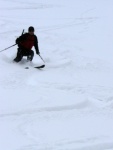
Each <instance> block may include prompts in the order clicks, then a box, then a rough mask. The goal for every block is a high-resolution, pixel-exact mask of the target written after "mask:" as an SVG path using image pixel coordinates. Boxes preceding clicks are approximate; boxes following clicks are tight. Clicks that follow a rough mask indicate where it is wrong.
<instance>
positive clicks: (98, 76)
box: [0, 0, 113, 150]
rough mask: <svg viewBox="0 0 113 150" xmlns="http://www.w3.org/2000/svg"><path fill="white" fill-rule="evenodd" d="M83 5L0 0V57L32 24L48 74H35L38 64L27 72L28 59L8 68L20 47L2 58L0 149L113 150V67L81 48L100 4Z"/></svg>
mask: <svg viewBox="0 0 113 150" xmlns="http://www.w3.org/2000/svg"><path fill="white" fill-rule="evenodd" d="M71 2H74V4H73V5H71V4H70V3H71ZM85 2H86V3H85ZM85 2H83V1H82V0H81V2H77V1H73V0H71V1H70V2H65V3H63V2H57V1H54V3H53V1H52V0H49V1H48V2H46V1H43V2H42V1H40V0H39V1H38V2H37V1H36V0H33V1H32V2H31V1H30V0H28V1H24V2H23V1H22V0H20V1H18V2H17V1H15V0H11V1H9V0H7V1H5V2H4V1H3V0H1V3H2V5H1V6H0V8H1V10H0V11H1V14H2V15H1V16H0V19H1V20H0V27H1V28H2V29H3V30H1V31H0V35H1V38H2V40H1V41H0V42H1V49H4V45H5V47H7V45H10V44H11V43H12V42H14V41H15V39H16V37H17V35H19V34H21V29H23V28H26V29H27V28H28V26H29V25H31V19H32V22H33V26H35V27H36V30H37V31H36V32H37V33H38V36H39V47H40V51H41V55H42V56H43V58H44V60H45V62H46V67H45V68H44V69H42V70H37V69H34V68H33V67H32V66H33V65H37V64H42V61H41V60H40V58H38V56H35V57H34V64H31V66H30V69H28V70H26V69H24V68H25V67H26V66H28V64H27V63H26V61H25V59H24V60H23V62H21V63H19V64H15V63H13V62H12V59H13V58H14V57H15V54H16V49H17V47H13V48H12V49H9V50H7V51H4V52H3V53H1V55H0V70H1V74H0V91H1V93H0V95H1V98H0V128H1V129H0V132H1V135H0V140H2V141H0V149H2V150H9V149H12V150H113V121H112V116H113V111H112V109H113V94H112V91H113V83H112V75H113V71H112V70H113V65H112V64H111V63H110V60H106V59H104V58H103V57H102V58H101V57H99V56H98V55H96V54H95V53H94V51H95V49H93V47H90V51H91V50H92V53H93V54H91V52H90V51H89V47H88V46H87V44H89V43H90V42H91V41H88V42H87V40H86V39H87V38H88V36H89V37H90V35H89V33H90V32H91V33H92V34H91V35H92V36H91V38H92V37H93V36H94V37H95V33H93V31H92V30H95V26H96V27H98V23H100V20H102V19H103V18H102V17H103V16H101V13H100V11H99V10H98V7H97V6H100V5H102V4H101V3H100V2H96V4H99V5H96V4H94V3H93V2H92V4H91V3H90V2H89V0H85ZM75 4H76V5H75ZM77 4H78V5H77ZM108 6H109V5H108ZM74 7H75V8H74ZM80 7H81V10H78V8H80ZM67 8H69V9H70V10H69V11H68V13H66V12H67V10H68V9H67ZM103 8H104V6H103ZM53 10H54V11H55V12H56V11H57V13H56V17H55V16H54V15H52V13H53V14H54V11H53ZM62 10H63V11H64V12H63V11H62ZM74 11H75V12H74ZM96 11H97V12H98V13H96ZM31 12H32V13H31ZM61 12H62V13H61ZM73 12H74V14H73ZM14 13H15V15H14ZM34 13H35V14H36V15H33V14H34ZM65 13H66V15H65ZM99 13H100V14H99ZM28 14H29V15H28ZM38 14H39V15H38ZM45 14H46V16H45ZM41 15H42V16H41ZM46 17H47V19H46ZM20 24H22V25H20ZM100 24H101V23H100ZM91 27H92V28H91ZM100 38H101V37H100ZM88 39H89V38H88ZM94 39H95V38H94ZM2 42H3V43H4V44H3V43H2ZM85 42H86V43H85ZM84 43H85V44H84ZM48 45H49V46H48ZM82 45H85V47H83V46H82ZM89 45H90V44H89ZM103 53H104V52H103ZM97 54H98V52H97ZM96 56H98V58H97V57H96ZM4 66H5V67H4ZM106 77H107V78H108V80H106Z"/></svg>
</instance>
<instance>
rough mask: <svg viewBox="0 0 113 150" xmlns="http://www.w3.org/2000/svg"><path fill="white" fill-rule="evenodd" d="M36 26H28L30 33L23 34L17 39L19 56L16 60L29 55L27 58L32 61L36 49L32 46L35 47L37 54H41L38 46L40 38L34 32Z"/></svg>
mask: <svg viewBox="0 0 113 150" xmlns="http://www.w3.org/2000/svg"><path fill="white" fill-rule="evenodd" d="M34 31H35V30H34V27H32V26H30V27H29V28H28V33H25V34H22V35H21V36H20V37H18V38H17V39H16V41H15V42H16V44H17V45H18V49H17V56H16V58H15V59H14V61H15V62H19V61H21V60H22V58H23V56H27V60H29V61H32V60H33V57H34V51H33V50H32V47H33V46H34V47H35V51H36V54H37V55H40V52H39V47H38V38H37V36H36V35H35V34H34Z"/></svg>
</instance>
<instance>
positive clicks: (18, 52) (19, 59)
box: [14, 48, 23, 62]
mask: <svg viewBox="0 0 113 150" xmlns="http://www.w3.org/2000/svg"><path fill="white" fill-rule="evenodd" d="M22 57H23V54H22V49H20V48H18V51H17V56H16V58H15V59H14V61H15V62H19V61H21V60H22Z"/></svg>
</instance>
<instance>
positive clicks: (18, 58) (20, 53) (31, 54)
mask: <svg viewBox="0 0 113 150" xmlns="http://www.w3.org/2000/svg"><path fill="white" fill-rule="evenodd" d="M23 56H27V60H29V61H32V60H33V57H34V51H33V50H26V49H22V48H18V51H17V56H16V58H15V59H14V61H16V62H19V61H21V60H22V58H23Z"/></svg>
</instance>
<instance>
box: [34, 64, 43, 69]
mask: <svg viewBox="0 0 113 150" xmlns="http://www.w3.org/2000/svg"><path fill="white" fill-rule="evenodd" d="M44 67H45V65H41V66H37V67H34V68H37V69H41V68H44Z"/></svg>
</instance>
